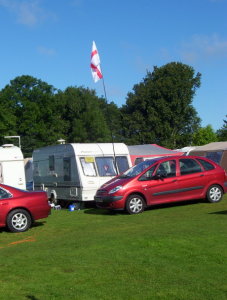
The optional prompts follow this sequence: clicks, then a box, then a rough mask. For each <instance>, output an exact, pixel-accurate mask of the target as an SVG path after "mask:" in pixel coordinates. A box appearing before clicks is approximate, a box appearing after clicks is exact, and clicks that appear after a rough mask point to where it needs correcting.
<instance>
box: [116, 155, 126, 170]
mask: <svg viewBox="0 0 227 300" xmlns="http://www.w3.org/2000/svg"><path fill="white" fill-rule="evenodd" d="M116 164H117V167H118V171H119V173H122V172H124V171H126V170H128V168H129V164H128V159H127V157H126V156H116Z"/></svg>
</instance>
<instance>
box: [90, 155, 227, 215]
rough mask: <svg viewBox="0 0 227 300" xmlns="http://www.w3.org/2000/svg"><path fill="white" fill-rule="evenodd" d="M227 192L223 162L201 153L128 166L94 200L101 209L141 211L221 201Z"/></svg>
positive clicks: (132, 212)
mask: <svg viewBox="0 0 227 300" xmlns="http://www.w3.org/2000/svg"><path fill="white" fill-rule="evenodd" d="M226 192H227V174H226V172H225V171H224V170H223V169H222V168H221V167H220V166H219V165H217V164H216V163H214V162H213V161H211V160H209V159H206V158H203V157H199V156H174V157H173V156H172V157H162V158H155V159H149V160H146V161H144V162H142V163H140V164H138V165H136V166H134V167H132V168H130V169H128V170H127V171H126V172H124V173H123V174H121V175H119V176H117V177H115V178H113V179H112V180H110V181H108V182H107V183H105V184H104V185H102V186H101V188H100V189H99V190H98V191H97V192H96V195H95V198H94V199H95V201H96V205H97V206H98V207H100V208H108V209H116V210H122V209H125V210H126V211H127V212H128V213H130V214H138V213H141V212H143V210H144V208H145V207H146V206H150V205H154V204H160V203H168V202H175V201H184V200H191V199H205V198H207V200H208V201H209V202H219V201H220V200H221V198H222V195H223V194H224V193H226Z"/></svg>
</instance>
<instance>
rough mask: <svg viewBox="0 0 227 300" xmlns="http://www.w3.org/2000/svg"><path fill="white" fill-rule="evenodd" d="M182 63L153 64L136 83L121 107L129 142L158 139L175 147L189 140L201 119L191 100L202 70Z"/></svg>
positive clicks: (156, 141)
mask: <svg viewBox="0 0 227 300" xmlns="http://www.w3.org/2000/svg"><path fill="white" fill-rule="evenodd" d="M194 73H195V72H194V70H193V68H192V67H190V66H187V65H185V64H182V63H175V62H172V63H169V64H166V65H164V66H163V67H160V68H158V67H154V70H153V72H152V73H150V72H148V73H147V75H146V77H145V78H144V79H143V81H142V82H141V83H139V84H136V85H134V87H133V92H131V93H129V94H128V96H127V100H126V105H124V106H123V107H122V114H123V118H124V136H125V139H126V141H127V143H129V144H135V143H139V144H141V143H142V144H144V143H157V144H160V145H162V146H166V147H170V148H175V147H181V146H184V145H187V144H190V143H191V141H192V134H193V132H194V131H195V130H196V129H197V128H198V127H199V124H200V119H199V117H198V116H197V112H196V110H195V108H194V107H193V106H192V100H193V97H194V95H195V92H196V89H197V88H199V86H200V78H201V74H200V73H197V74H196V75H195V74H194Z"/></svg>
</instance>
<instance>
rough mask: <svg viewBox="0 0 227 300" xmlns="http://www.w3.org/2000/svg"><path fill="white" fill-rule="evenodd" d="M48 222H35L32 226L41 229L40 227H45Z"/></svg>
mask: <svg viewBox="0 0 227 300" xmlns="http://www.w3.org/2000/svg"><path fill="white" fill-rule="evenodd" d="M45 223H46V221H42V222H37V221H35V222H34V223H33V224H32V227H40V226H43V225H45Z"/></svg>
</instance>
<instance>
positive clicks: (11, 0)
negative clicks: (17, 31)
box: [0, 0, 47, 26]
mask: <svg viewBox="0 0 227 300" xmlns="http://www.w3.org/2000/svg"><path fill="white" fill-rule="evenodd" d="M0 6H2V7H4V8H5V9H7V10H8V11H9V12H11V13H12V14H14V15H15V16H16V21H17V22H18V23H20V24H23V25H27V26H34V25H36V24H37V23H39V22H40V21H41V20H42V19H44V18H46V17H47V15H46V13H45V12H44V10H43V9H42V8H41V7H40V1H39V0H0Z"/></svg>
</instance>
